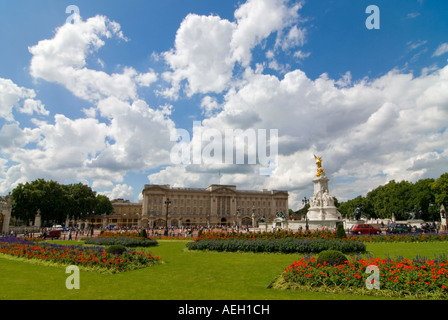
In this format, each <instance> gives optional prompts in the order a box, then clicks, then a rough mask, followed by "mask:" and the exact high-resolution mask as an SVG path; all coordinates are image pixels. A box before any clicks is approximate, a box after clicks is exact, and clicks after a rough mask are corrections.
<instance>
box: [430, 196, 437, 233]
mask: <svg viewBox="0 0 448 320" xmlns="http://www.w3.org/2000/svg"><path fill="white" fill-rule="evenodd" d="M433 206H434V203H433V202H432V200H429V211H431V216H432V226H433V227H435V226H436V223H435V221H434V210H432V209H431V208H432V207H433Z"/></svg>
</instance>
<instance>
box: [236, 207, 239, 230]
mask: <svg viewBox="0 0 448 320" xmlns="http://www.w3.org/2000/svg"><path fill="white" fill-rule="evenodd" d="M239 218H240V208H238V209H236V230H239V223H238V220H239Z"/></svg>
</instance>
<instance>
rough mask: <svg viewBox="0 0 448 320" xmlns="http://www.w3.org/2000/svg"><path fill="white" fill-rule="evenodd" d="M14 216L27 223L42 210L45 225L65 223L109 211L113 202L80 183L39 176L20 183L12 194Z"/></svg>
mask: <svg viewBox="0 0 448 320" xmlns="http://www.w3.org/2000/svg"><path fill="white" fill-rule="evenodd" d="M11 198H12V216H13V217H15V218H19V219H21V220H23V221H25V222H30V221H34V218H35V215H36V214H37V212H38V211H39V212H40V214H41V218H42V222H43V223H44V225H45V224H49V223H50V222H52V223H57V224H63V223H64V222H65V220H66V218H67V216H68V217H70V218H74V219H78V218H81V217H86V216H87V215H92V214H94V213H95V214H103V213H106V214H110V213H112V212H113V207H112V204H111V203H110V201H109V199H108V198H107V197H106V196H102V195H98V196H97V195H96V192H95V191H93V190H92V189H91V188H90V187H89V186H87V185H83V184H81V183H78V184H72V185H60V184H59V183H57V182H55V181H45V180H44V179H38V180H35V181H33V182H27V183H25V184H23V183H21V184H19V185H18V186H17V187H16V188H15V189H14V190H13V191H12V193H11Z"/></svg>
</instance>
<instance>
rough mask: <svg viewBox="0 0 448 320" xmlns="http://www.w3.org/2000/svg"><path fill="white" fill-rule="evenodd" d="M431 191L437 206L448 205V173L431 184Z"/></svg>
mask: <svg viewBox="0 0 448 320" xmlns="http://www.w3.org/2000/svg"><path fill="white" fill-rule="evenodd" d="M431 191H432V192H433V193H434V198H435V203H436V205H437V206H439V207H440V206H441V205H442V204H444V205H447V204H448V173H444V174H442V175H441V176H440V177H439V178H438V179H437V180H436V181H434V182H433V183H432V184H431Z"/></svg>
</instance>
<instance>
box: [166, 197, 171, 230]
mask: <svg viewBox="0 0 448 320" xmlns="http://www.w3.org/2000/svg"><path fill="white" fill-rule="evenodd" d="M170 204H171V201H170V198H166V201H165V205H166V214H165V236H167V235H168V207H169V206H170Z"/></svg>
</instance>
